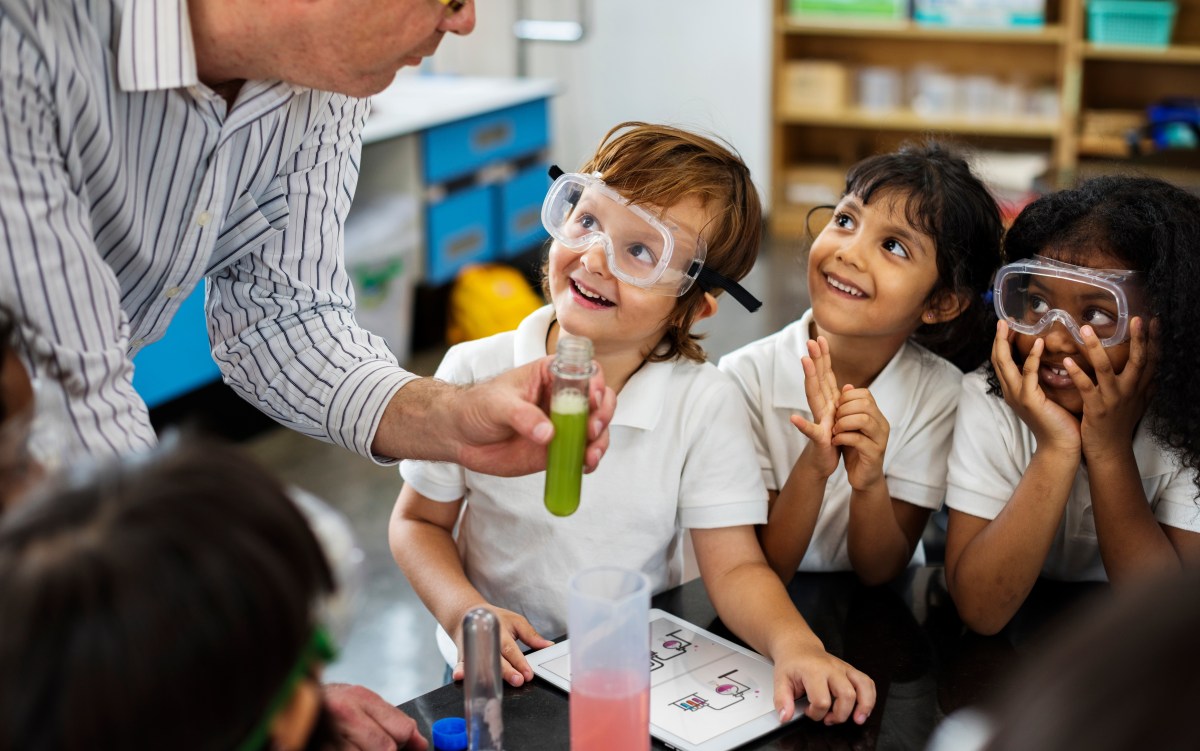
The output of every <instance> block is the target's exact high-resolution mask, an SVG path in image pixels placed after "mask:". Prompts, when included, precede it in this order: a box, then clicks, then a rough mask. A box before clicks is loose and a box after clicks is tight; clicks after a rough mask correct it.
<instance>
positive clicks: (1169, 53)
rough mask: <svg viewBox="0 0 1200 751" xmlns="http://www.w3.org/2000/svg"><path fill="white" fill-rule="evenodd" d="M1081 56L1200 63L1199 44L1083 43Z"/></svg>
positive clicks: (1102, 58) (1135, 60) (1098, 58)
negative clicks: (1137, 44) (1150, 45)
mask: <svg viewBox="0 0 1200 751" xmlns="http://www.w3.org/2000/svg"><path fill="white" fill-rule="evenodd" d="M1083 56H1084V58H1085V59H1087V60H1121V61H1124V62H1130V63H1168V64H1193V63H1200V45H1194V44H1176V45H1171V46H1170V47H1138V46H1134V45H1116V44H1096V43H1095V42H1088V43H1087V44H1086V45H1084V48H1083Z"/></svg>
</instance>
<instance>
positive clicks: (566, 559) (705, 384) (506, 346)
mask: <svg viewBox="0 0 1200 751" xmlns="http://www.w3.org/2000/svg"><path fill="white" fill-rule="evenodd" d="M553 320H554V311H553V308H551V307H549V306H547V307H544V308H541V309H539V310H537V311H535V312H534V313H532V314H530V315H529V317H527V318H526V319H525V320H524V321H522V322H521V325H520V326H519V327H518V328H517V330H516V331H515V332H506V333H503V334H497V335H495V336H492V337H489V338H487V339H482V340H479V341H474V342H467V343H466V344H460V345H458V346H455V347H453V348H452V349H451V350H450V351H449V352H448V353H447V354H446V358H445V359H444V360H443V361H442V364H441V366H439V368H438V371H437V374H436V377H437V378H440V379H442V380H446V381H450V382H453V383H472V382H475V381H480V380H485V379H487V378H491V377H492V376H495V375H497V374H499V373H502V372H504V371H507V370H509V369H511V368H513V367H516V366H519V365H523V364H525V363H528V362H530V361H533V360H536V359H538V358H541V357H544V356H545V355H546V334H547V332H548V331H549V327H550V324H551V323H552V322H553ZM400 472H401V474H402V475H403V476H404V480H405V481H406V482H408V483H410V484H411V485H412V486H413V488H414V489H415V490H417V491H418V492H419V493H421V494H422V495H424V496H426V497H428V498H431V499H433V500H437V501H457V500H458V499H459V498H465V499H466V504H465V508H464V511H463V514H462V516H461V517H460V519H459V526H458V530H457V540H458V548H459V553H460V555H461V556H462V560H463V567H464V569H465V570H466V575H467V578H468V579H469V580H470V581H471V583H472V584H474V585H475V587H476V588H478V589H479V591H480V593H481V594H482V595H483V596H484V597H485V598H487V600H488V602H490V603H492V604H494V605H498V606H500V607H503V608H507V609H509V610H512V611H514V612H517V613H521V614H522V615H524V616H525V617H526V618H528V619H529V621H530V622H531V623H532V624H533V625H534V627H535V628H536V629H538V631H539V633H541V634H542V635H544V636H551V637H553V636H558V635H560V634H562V633H564V632H565V631H566V616H567V612H566V603H567V595H566V593H567V580H568V579H569V578H570V576H571V575H572V574H574V573H575V572H576V571H578V570H580V569H582V568H586V567H588V566H596V565H600V564H617V565H620V566H625V567H627V568H632V569H636V570H640V571H642V572H644V573H646V574H647V575H648V576H649V577H650V583H651V588H652V591H653V592H661V591H662V590H664V589H667V588H669V587H671V586H674V585H675V584H678V583H679V581H680V576H681V573H682V559H683V556H682V551H683V544H682V535H681V528H691V527H696V528H717V527H730V526H737V525H741V524H762V523H764V522H765V521H766V518H767V500H766V498H767V496H766V489H765V488H763V485H762V479H761V477H760V475H759V472H758V462H757V460H756V459H755V456H754V446H753V438H752V437H751V436H750V425H749V421H748V420H747V417H746V410H745V407H744V406H743V405H742V402H741V400H740V399H739V397H738V394H737V387H736V386H734V385H733V383H731V382H730V381H729V379H728V378H727V377H726V376H724V375H723V374H722V373H720V372H719V371H718V370H717V369H716V368H715V367H714V366H713V365H711V364H708V363H704V364H700V363H694V362H691V361H688V360H678V359H677V360H674V361H672V362H660V363H649V362H648V363H646V364H645V365H644V366H642V368H641V369H640V370H638V371H637V372H636V373H634V374H633V376H632V377H630V379H629V381H628V382H627V383H626V384H625V386H624V388H622V389H621V393H620V395H619V396H618V399H617V408H616V412H615V414H614V415H613V419H612V422H611V424H610V426H609V447H608V451H607V452H606V453H605V455H604V458H603V459H602V460H601V462H600V465H599V467H597V469H596V471H595V472H593V473H591V474H588V475H584V476H583V488H582V492H581V500H580V504H579V510H578V511H576V512H575V513H574V514H572V515H571V516H568V517H557V516H554V515H552V514H551V513H550V512H549V511H547V510H546V508H545V505H544V503H543V491H544V487H545V476H546V475H545V473H544V472H539V473H536V474H533V475H527V476H525V477H511V478H509V477H494V476H491V475H485V474H481V473H478V472H473V471H470V470H464V469H463V468H462V467H461V466H459V465H457V464H448V463H437V462H414V461H405V462H402V463H401V465H400Z"/></svg>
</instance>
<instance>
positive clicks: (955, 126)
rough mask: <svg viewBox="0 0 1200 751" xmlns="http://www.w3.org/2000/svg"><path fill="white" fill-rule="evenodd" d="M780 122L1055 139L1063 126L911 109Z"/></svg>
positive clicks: (784, 117)
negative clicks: (937, 114)
mask: <svg viewBox="0 0 1200 751" xmlns="http://www.w3.org/2000/svg"><path fill="white" fill-rule="evenodd" d="M779 121H780V122H782V123H785V124H790V125H826V126H830V127H838V128H870V129H874V130H892V131H896V130H901V131H936V132H941V133H967V134H975V135H986V136H1014V137H1024V138H1054V137H1055V136H1057V135H1058V133H1059V130H1060V128H1061V126H1062V124H1061V123H1060V122H1059V121H1058V120H1045V119H1041V120H1039V119H1034V118H1029V119H1026V120H996V119H990V118H989V119H968V118H953V119H935V118H929V117H922V116H921V115H918V114H916V113H915V112H912V111H909V110H890V111H887V112H872V111H869V110H862V109H847V110H842V111H821V112H816V111H814V112H806V113H803V114H798V113H791V112H780V113H779Z"/></svg>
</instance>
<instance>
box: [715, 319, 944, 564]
mask: <svg viewBox="0 0 1200 751" xmlns="http://www.w3.org/2000/svg"><path fill="white" fill-rule="evenodd" d="M811 324H812V310H811V309H809V310H808V311H806V312H805V313H804V315H803V316H802V317H801V318H800V320H798V321H795V322H793V323H791V324H789V325H788V326H786V327H785V328H783V329H781V330H780V331H778V332H776V333H775V334H772V335H771V336H768V337H765V338H763V339H760V340H758V341H756V342H752V343H751V344H748V345H746V346H745V347H742V348H741V349H738V350H736V351H734V352H731V353H730V354H728V355H726V356H725V357H723V358H721V362H720V368H721V370H723V371H725V372H727V373H729V374H731V375H732V376H733V378H734V380H735V381H736V382H737V384H738V385H739V386H740V387H741V390H742V395H743V397H744V398H745V401H746V403H747V404H748V405H749V408H750V422H751V425H752V426H753V428H754V433H755V442H756V448H757V450H758V460H759V465H760V467H761V470H762V475H763V481H764V482H765V483H766V486H767V488H768V489H770V490H774V491H778V490H779V489H780V488H782V487H783V484H784V483H785V482H786V481H787V478H788V475H790V474H791V472H792V467H793V466H795V464H796V459H798V458H799V457H800V453H801V452H802V451H803V450H804V447H805V446H806V445H807V444H808V439H807V438H805V437H804V434H803V433H801V432H800V431H799V430H797V429H796V426H794V425H792V423H791V419H790V418H791V416H792V415H793V414H796V413H799V414H800V415H802V416H803V417H804V418H805V419H808V420H812V418H813V415H812V411H811V410H810V409H809V408H808V397H807V396H805V394H804V368H803V367H802V366H801V363H800V358H802V357H804V356H805V355H807V354H808V346H807V343H808V340H809V339H810V338H811V337H810V336H809V331H810V326H811ZM961 379H962V373H960V372H959V370H958V368H956V367H954V365H952V364H951V363H950V362H948V361H947V360H945V359H944V358H941V357H938V356H937V355H935V354H933V353H932V352H930V351H929V350H927V349H925V348H924V347H922V346H920V345H918V344H914V343H912V342H905V344H904V345H903V346H901V347H900V349H899V351H898V352H896V354H895V355H894V356H893V357H892V359H891V360H890V361H889V362H888V364H887V365H886V366H884V368H883V370H882V371H880V373H879V375H878V376H876V377H875V380H874V382H872V383H871V384H870V387H869V388H870V389H871V395H872V396H874V398H875V403H876V404H877V405H878V406H879V411H880V412H881V413H883V416H884V417H885V418H886V419H887V421H888V424H889V425H890V428H891V431H890V434H889V436H888V445H887V450H886V452H885V453H884V459H883V473H884V478H885V480H886V481H887V485H888V492H889V493H891V496H892V498H895V499H897V500H903V501H906V502H908V503H911V504H913V505H914V506H921V507H924V508H929V509H937V508H939V507H940V506H941V503H942V498H943V497H944V495H945V492H946V455H947V454H948V453H949V451H950V440H951V430H952V429H953V427H954V409H955V404H956V403H957V401H958V393H959V382H960V381H961ZM851 490H852V489H851V487H850V480H849V478H848V477H847V476H846V465H845V463H844V462H839V463H838V467H837V470H835V471H834V473H833V474H832V475H831V476H830V477H829V480H828V482H827V483H826V485H825V500H824V503H823V504H822V505H821V512H820V514H819V516H818V517H817V526H816V529H815V530H814V531H813V537H812V542H810V543H809V546H808V550H807V551H806V552H805V554H804V558H803V559H802V560H801V561H800V567H799V570H800V571H849V570H851V568H852V566H851V564H850V554H849V551H848V550H847V548H846V536H847V532H848V530H849V525H850V493H851ZM924 562H925V550H924V548H923V547H922V546H921V545H920V543H918V544H917V548H916V550H915V551H914V553H913V560H912V562H911V564H910V565H920V564H922V563H924Z"/></svg>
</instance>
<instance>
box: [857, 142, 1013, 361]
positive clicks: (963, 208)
mask: <svg viewBox="0 0 1200 751" xmlns="http://www.w3.org/2000/svg"><path fill="white" fill-rule="evenodd" d="M845 192H846V194H847V195H855V196H858V197H859V198H860V199H862V202H863V203H864V204H866V203H870V202H871V199H872V198H874V197H875V196H876V195H891V196H899V197H903V198H904V200H905V204H904V211H905V217H906V218H907V220H908V222H909V224H911V225H912V226H914V227H916V228H917V229H919V230H920V231H921V232H922V233H924V234H925V235H928V236H929V237H930V238H932V239H933V242H934V245H935V246H936V249H937V269H938V281H937V284H936V285H935V286H934V288H933V291H932V292H931V293H930V297H933V296H935V295H938V294H939V293H951V294H954V295H957V296H958V297H960V298H961V299H962V300H964V301H966V302H967V306H966V307H965V308H964V309H963V311H962V312H961V313H960V314H959V315H958V316H957V317H955V318H953V319H951V320H949V321H945V322H942V323H934V324H924V323H923V324H921V326H920V327H919V328H918V329H917V331H916V333H915V334H914V335H913V339H914V340H915V341H916V342H917V343H919V344H921V345H924V346H925V347H928V348H929V349H930V350H932V351H933V352H935V353H937V354H939V355H941V356H942V357H945V358H946V359H947V360H950V361H951V362H953V363H954V364H955V365H957V366H958V367H959V369H960V370H963V371H969V370H974V369H975V368H976V367H978V366H979V364H980V363H982V362H983V361H984V360H986V359H987V356H988V352H989V351H990V349H991V340H992V331H993V329H994V327H995V320H996V319H995V313H994V312H993V310H992V307H991V305H989V304H988V303H986V302H985V301H984V296H985V295H986V294H987V291H988V289H989V288H990V286H991V281H992V275H993V274H994V273H995V272H996V269H997V268H999V267H1000V263H1001V253H1000V243H1001V237H1002V236H1003V233H1004V225H1003V223H1002V222H1001V219H1000V209H999V207H998V206H997V205H996V200H995V199H994V198H993V197H992V194H991V193H990V192H988V189H987V186H985V185H984V184H983V182H982V181H981V180H980V179H979V178H978V177H976V176H975V175H974V174H973V173H972V172H971V167H970V165H968V164H967V162H966V160H965V159H963V157H962V156H961V155H959V154H958V153H956V151H955V150H954V149H953V148H952V147H951V146H949V145H948V144H946V143H942V142H939V141H933V140H930V141H924V142H921V143H906V144H904V145H902V146H901V147H900V148H899V149H898V150H897V151H894V152H890V153H887V154H878V155H876V156H872V157H867V158H866V159H863V160H862V161H860V162H858V163H857V164H855V165H854V166H853V167H851V168H850V171H849V172H848V173H847V175H846V191H845Z"/></svg>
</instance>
